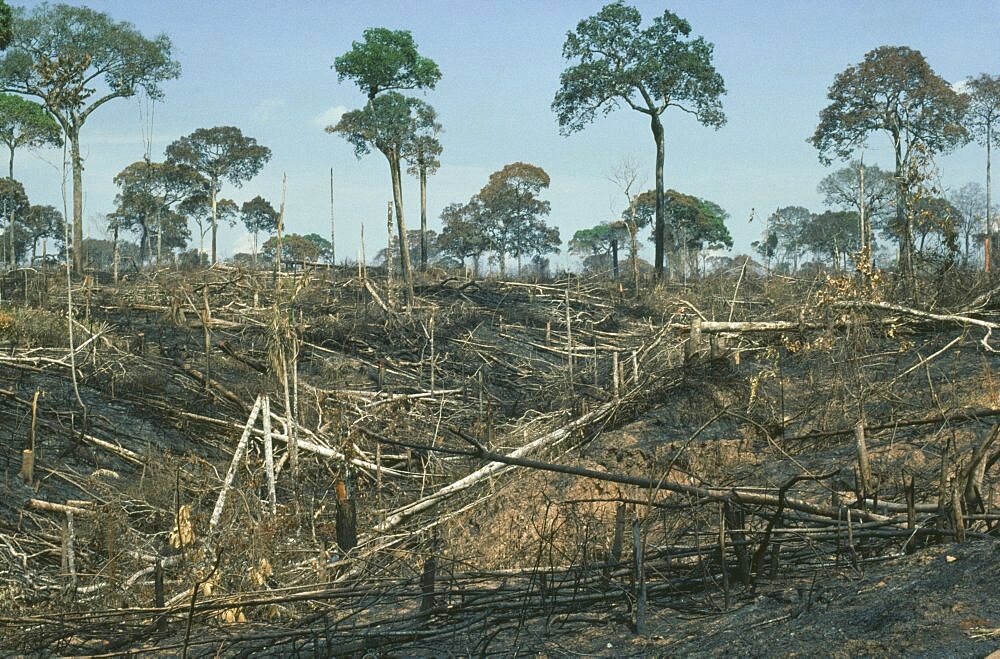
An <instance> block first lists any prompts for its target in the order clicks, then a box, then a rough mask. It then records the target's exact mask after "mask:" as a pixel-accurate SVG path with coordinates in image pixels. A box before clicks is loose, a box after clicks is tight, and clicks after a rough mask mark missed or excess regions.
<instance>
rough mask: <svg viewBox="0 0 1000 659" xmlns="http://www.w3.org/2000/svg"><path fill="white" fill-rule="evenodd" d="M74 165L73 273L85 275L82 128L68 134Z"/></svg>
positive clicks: (72, 130)
mask: <svg viewBox="0 0 1000 659" xmlns="http://www.w3.org/2000/svg"><path fill="white" fill-rule="evenodd" d="M66 138H67V139H69V145H70V159H71V160H72V164H73V271H74V272H76V274H77V275H82V274H83V158H82V157H81V156H80V128H79V127H78V126H73V127H72V128H71V129H70V130H68V131H67V133H66Z"/></svg>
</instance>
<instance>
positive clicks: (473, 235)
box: [438, 199, 490, 277]
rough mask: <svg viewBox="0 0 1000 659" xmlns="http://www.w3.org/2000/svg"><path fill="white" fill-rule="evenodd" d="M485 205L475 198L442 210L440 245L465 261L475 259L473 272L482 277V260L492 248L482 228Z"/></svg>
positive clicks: (448, 252)
mask: <svg viewBox="0 0 1000 659" xmlns="http://www.w3.org/2000/svg"><path fill="white" fill-rule="evenodd" d="M481 217H482V204H481V203H480V202H479V200H478V199H473V200H472V201H470V202H468V203H466V204H449V205H448V206H445V208H444V210H442V211H441V224H442V226H443V228H442V229H441V234H440V235H439V236H438V246H439V247H440V248H441V251H442V252H444V253H446V254H451V255H452V256H454V257H455V258H456V259H459V260H460V261H462V262H463V263H464V262H465V259H467V258H471V259H472V274H473V276H474V277H478V276H479V261H480V259H481V258H482V255H483V253H484V252H486V251H488V250H489V249H490V241H489V238H488V237H487V236H486V233H485V232H484V231H483V223H482V219H481Z"/></svg>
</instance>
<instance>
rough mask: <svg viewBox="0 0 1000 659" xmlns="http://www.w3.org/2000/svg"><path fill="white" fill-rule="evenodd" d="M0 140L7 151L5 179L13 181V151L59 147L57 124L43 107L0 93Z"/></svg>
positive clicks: (59, 138)
mask: <svg viewBox="0 0 1000 659" xmlns="http://www.w3.org/2000/svg"><path fill="white" fill-rule="evenodd" d="M0 141H2V142H3V143H4V144H6V145H7V149H8V150H9V151H10V166H9V169H8V174H7V175H8V176H9V177H10V178H14V151H15V150H16V149H20V148H28V149H37V148H40V147H43V146H53V147H59V146H62V132H61V129H60V128H59V124H57V123H56V120H55V119H53V118H52V115H51V114H49V113H48V112H46V111H45V108H44V107H42V106H41V105H39V104H38V103H33V102H31V101H29V100H27V99H25V98H21V97H20V96H14V95H13V94H0Z"/></svg>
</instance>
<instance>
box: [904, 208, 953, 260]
mask: <svg viewBox="0 0 1000 659" xmlns="http://www.w3.org/2000/svg"><path fill="white" fill-rule="evenodd" d="M912 214H913V221H912V223H913V233H914V238H915V243H916V250H917V253H918V254H926V253H927V252H929V251H931V250H930V248H931V247H936V248H938V250H937V251H939V252H943V253H944V254H945V256H947V257H949V258H950V257H952V256H954V255H955V254H957V253H958V251H959V250H958V231H959V227H960V226H961V225H962V213H961V212H960V211H959V210H958V209H957V208H955V207H954V206H953V205H952V204H951V202H950V201H948V200H947V199H945V198H944V197H938V196H933V197H930V196H929V197H924V198H920V199H917V200H916V202H915V203H914V204H913V210H912ZM932 237H933V238H935V239H936V240H934V241H932V242H928V238H932Z"/></svg>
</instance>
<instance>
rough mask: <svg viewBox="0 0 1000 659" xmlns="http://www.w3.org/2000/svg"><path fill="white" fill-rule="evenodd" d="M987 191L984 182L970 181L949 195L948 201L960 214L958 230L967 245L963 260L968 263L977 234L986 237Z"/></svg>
mask: <svg viewBox="0 0 1000 659" xmlns="http://www.w3.org/2000/svg"><path fill="white" fill-rule="evenodd" d="M985 199H986V191H985V190H984V189H983V186H982V184H980V183H975V182H970V183H966V184H965V185H963V186H962V187H961V188H959V189H958V190H955V191H953V192H952V193H951V194H949V195H948V201H949V202H951V205H952V206H954V208H955V210H956V211H957V212H958V214H959V226H958V232H959V234H960V235H961V237H962V242H963V244H964V246H965V248H964V251H963V260H964V262H965V264H966V265H968V264H969V263H970V261H971V248H972V242H973V239H974V238H975V237H976V236H980V237H984V238H985V234H984V233H983V219H984V217H985V212H984V211H985V208H986V206H985V201H984V200H985Z"/></svg>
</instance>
